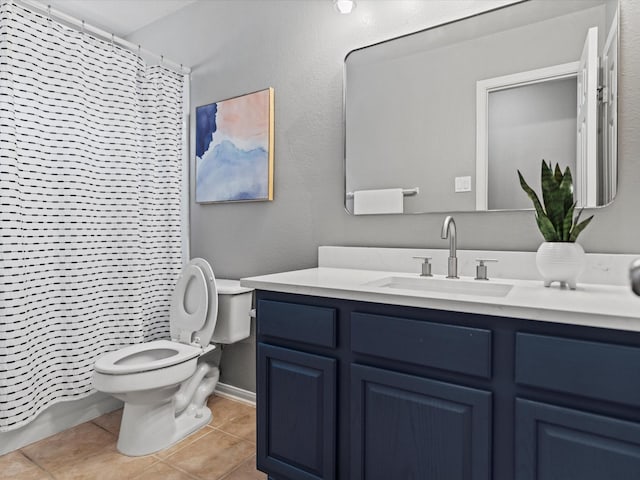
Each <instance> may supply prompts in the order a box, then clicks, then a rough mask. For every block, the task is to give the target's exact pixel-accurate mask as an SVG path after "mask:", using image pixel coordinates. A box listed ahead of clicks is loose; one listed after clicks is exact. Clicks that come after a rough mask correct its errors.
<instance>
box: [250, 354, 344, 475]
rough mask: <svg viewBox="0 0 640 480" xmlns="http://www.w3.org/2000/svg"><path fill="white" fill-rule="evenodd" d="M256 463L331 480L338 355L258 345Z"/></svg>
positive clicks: (263, 467)
mask: <svg viewBox="0 0 640 480" xmlns="http://www.w3.org/2000/svg"><path fill="white" fill-rule="evenodd" d="M257 359H258V360H257V361H258V367H257V385H256V390H257V392H256V394H257V417H258V418H257V422H258V448H257V463H258V468H259V469H260V470H263V471H265V472H267V473H269V475H271V476H272V477H274V478H280V476H282V477H284V478H287V479H289V480H319V479H324V480H332V479H334V478H335V471H336V466H335V448H336V430H335V429H336V360H334V359H331V358H326V357H322V356H318V355H311V354H308V353H302V352H298V351H295V350H289V349H286V348H280V347H274V346H271V345H266V344H264V343H259V344H258V351H257Z"/></svg>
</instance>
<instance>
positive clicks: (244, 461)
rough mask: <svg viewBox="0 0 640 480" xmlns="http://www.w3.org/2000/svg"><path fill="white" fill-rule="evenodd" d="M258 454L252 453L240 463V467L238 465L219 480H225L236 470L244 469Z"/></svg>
mask: <svg viewBox="0 0 640 480" xmlns="http://www.w3.org/2000/svg"><path fill="white" fill-rule="evenodd" d="M255 456H256V454H255V452H254V453H252V454H251V455H250V456H248V457H247V458H245V459H243V460H241V461H240V463H239V464H238V465H236V466H235V467H234V468H232V469H231V470H229V471H228V472H227V473H225V474H224V475H223V476H221V477H220V478H218V479H217V480H224V479H225V478H229V477H230V476H231V475H232V474H233V473H234V472H235V471H236V470H240V467H242V466H243V465H244V464H245V463H247V460H249V459H250V458H252V457H255Z"/></svg>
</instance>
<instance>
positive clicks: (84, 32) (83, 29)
mask: <svg viewBox="0 0 640 480" xmlns="http://www.w3.org/2000/svg"><path fill="white" fill-rule="evenodd" d="M84 33H85V32H84V20H82V35H84Z"/></svg>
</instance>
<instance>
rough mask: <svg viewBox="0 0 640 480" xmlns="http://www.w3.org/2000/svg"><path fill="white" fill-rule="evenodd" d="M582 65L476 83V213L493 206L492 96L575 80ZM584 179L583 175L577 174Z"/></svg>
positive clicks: (529, 72)
mask: <svg viewBox="0 0 640 480" xmlns="http://www.w3.org/2000/svg"><path fill="white" fill-rule="evenodd" d="M578 66H579V62H577V61H576V62H569V63H563V64H560V65H553V66H551V67H545V68H538V69H535V70H529V71H526V72H518V73H514V74H510V75H502V76H500V77H494V78H488V79H486V80H480V81H478V82H476V210H477V211H487V210H488V206H489V205H488V204H489V188H488V184H489V128H488V124H489V94H490V93H491V92H497V91H500V90H506V89H508V88H515V87H523V86H526V85H534V84H537V83H543V82H549V81H552V80H561V79H564V78H572V77H576V76H577V75H578ZM577 177H578V178H580V176H579V175H577Z"/></svg>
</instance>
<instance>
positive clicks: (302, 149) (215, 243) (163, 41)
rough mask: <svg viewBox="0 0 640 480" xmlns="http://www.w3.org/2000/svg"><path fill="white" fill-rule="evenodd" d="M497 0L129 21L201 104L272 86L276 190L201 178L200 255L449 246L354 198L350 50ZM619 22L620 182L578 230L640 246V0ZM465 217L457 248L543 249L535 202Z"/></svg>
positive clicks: (138, 38) (413, 223)
mask: <svg viewBox="0 0 640 480" xmlns="http://www.w3.org/2000/svg"><path fill="white" fill-rule="evenodd" d="M497 3H498V2H489V1H476V2H449V1H444V0H443V1H436V0H433V1H428V2H396V1H372V0H369V1H365V0H361V1H359V2H358V7H357V9H356V10H355V11H354V13H353V14H351V15H345V16H342V15H338V14H337V13H336V12H335V11H334V10H333V8H332V6H331V2H330V1H329V0H317V1H298V0H288V1H284V0H283V1H250V0H229V1H223V0H219V1H215V2H200V3H196V4H193V5H190V6H189V7H186V8H185V9H184V10H182V11H180V12H178V13H176V14H174V15H173V16H171V17H169V18H167V19H165V20H163V21H160V22H157V23H155V24H153V25H151V26H149V27H147V28H145V29H144V30H142V31H140V32H138V33H137V34H135V35H133V36H132V38H131V40H132V41H133V42H135V43H141V44H142V45H143V47H145V48H148V49H151V50H155V51H157V52H161V53H163V54H164V55H165V56H166V57H167V58H172V59H174V60H176V61H178V62H182V63H184V64H185V65H190V66H192V67H193V69H194V70H193V75H192V101H191V105H192V112H193V109H194V108H195V106H196V105H202V104H205V103H209V102H211V101H216V100H219V99H224V98H229V97H232V96H234V95H238V94H242V93H245V92H252V91H255V90H258V89H262V88H265V87H267V86H272V87H274V88H275V104H276V112H275V114H276V117H275V118H276V120H275V121H276V138H275V142H276V145H275V152H276V153H275V165H276V174H275V175H276V176H275V200H274V201H273V202H270V203H243V204H233V205H197V204H193V192H192V193H191V198H192V205H191V246H192V252H191V254H192V256H203V257H205V258H207V259H209V260H210V261H211V262H212V264H213V267H214V269H215V271H216V274H217V275H218V276H219V277H227V278H240V277H244V276H250V275H259V274H266V273H272V272H280V271H285V270H294V269H300V268H308V267H313V266H315V265H316V264H317V247H318V246H319V245H361V246H389V247H391V246H392V247H430V248H445V247H446V246H447V241H446V240H441V239H440V227H441V224H442V220H443V215H438V214H427V215H389V216H375V215H374V216H360V217H354V216H351V215H348V214H347V213H346V212H345V210H344V205H343V203H344V202H343V195H344V180H343V160H342V154H343V142H344V137H343V123H342V69H343V59H344V56H345V55H346V53H347V52H349V51H350V50H352V49H354V48H357V47H361V46H363V45H368V44H371V43H374V42H376V41H379V40H383V39H386V38H390V37H394V36H397V35H399V34H402V33H407V32H410V31H415V30H417V29H419V28H425V27H427V26H429V25H434V24H439V23H442V22H443V21H445V20H450V19H452V18H455V17H456V16H460V15H462V14H467V13H470V12H469V9H471V8H476V9H478V8H487V7H489V6H495V5H496V4H497ZM503 3H506V2H503ZM462 9H464V10H462ZM621 27H622V28H621V62H620V68H621V70H620V73H621V75H620V101H619V106H620V110H619V135H620V149H619V160H620V167H619V178H620V182H619V190H618V196H617V197H616V200H615V202H614V203H613V204H612V205H611V206H608V207H604V208H602V209H598V210H596V211H595V214H596V217H595V219H594V221H593V222H592V224H591V225H590V226H589V228H587V229H586V230H585V231H584V232H583V234H582V235H581V243H582V245H583V246H584V248H585V250H586V251H587V252H599V253H608V252H611V253H639V254H640V215H639V214H638V209H637V205H638V204H639V203H640V134H638V132H640V47H638V45H640V2H638V1H636V0H621ZM192 182H193V175H192ZM585 213H586V212H585ZM456 224H457V227H458V246H459V248H462V249H479V250H482V249H489V250H523V251H534V250H536V249H537V248H538V246H539V244H540V242H541V241H542V237H541V235H540V234H539V232H538V231H537V227H536V225H535V220H534V214H533V212H483V213H465V214H457V215H456ZM232 350H233V347H232V348H228V349H227V350H225V356H227V354H228V353H229V351H232ZM232 355H233V354H229V356H232ZM237 361H238V362H240V361H242V362H245V365H246V369H242V368H236V369H237V370H241V371H245V372H247V375H246V376H238V377H236V378H227V380H226V381H228V382H230V383H234V384H236V385H238V386H241V387H244V388H249V389H252V388H253V382H254V380H253V377H252V373H251V371H250V370H248V369H250V368H251V365H252V363H253V358H252V357H251V353H249V352H248V351H247V352H245V354H243V355H238V358H237ZM234 365H237V363H235V362H234Z"/></svg>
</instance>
